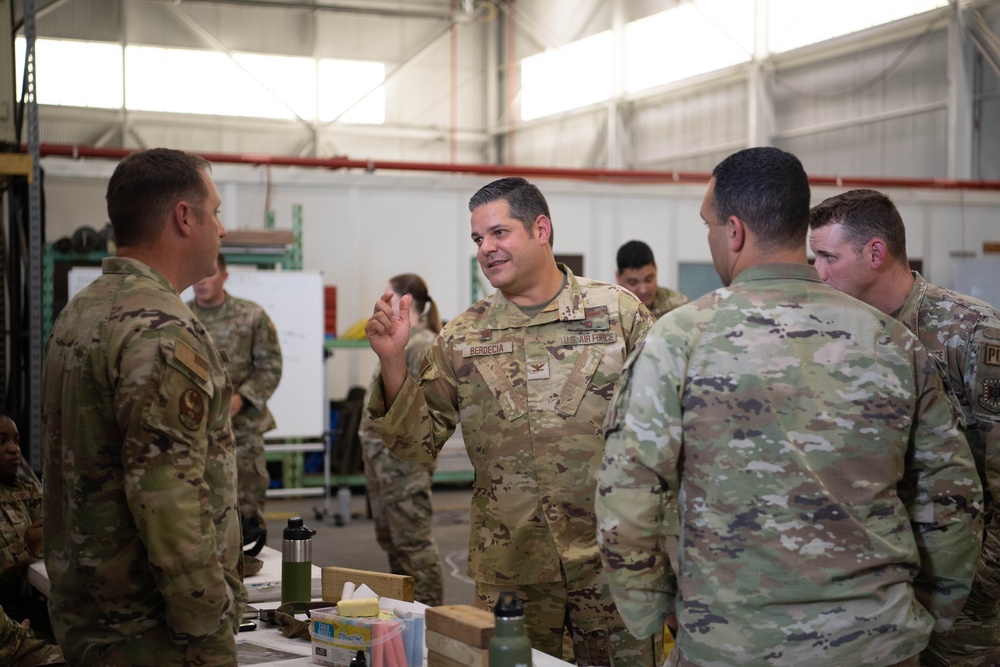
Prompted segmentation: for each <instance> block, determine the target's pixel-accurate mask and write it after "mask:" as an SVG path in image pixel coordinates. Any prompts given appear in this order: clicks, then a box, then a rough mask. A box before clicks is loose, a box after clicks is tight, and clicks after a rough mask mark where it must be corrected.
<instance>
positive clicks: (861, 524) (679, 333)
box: [596, 264, 982, 667]
mask: <svg viewBox="0 0 1000 667" xmlns="http://www.w3.org/2000/svg"><path fill="white" fill-rule="evenodd" d="M606 428H607V434H608V441H607V449H606V453H605V457H604V462H603V465H602V467H601V470H600V472H599V473H598V475H597V481H598V491H597V494H598V497H597V501H596V507H597V516H598V521H599V534H600V540H601V549H602V553H603V555H604V557H605V559H606V561H607V563H608V573H609V577H610V580H611V587H612V591H613V592H614V596H615V599H616V601H617V602H618V605H619V609H620V610H621V613H622V616H623V617H624V618H625V620H626V622H627V623H628V626H629V628H630V629H631V630H632V631H633V632H634V633H635V634H636V635H638V636H646V635H649V634H650V633H651V632H653V631H654V630H656V629H658V628H659V627H661V626H662V624H663V621H664V619H665V618H666V617H667V616H668V615H669V614H671V613H676V614H677V620H678V625H679V633H678V638H677V649H676V650H674V651H673V652H672V653H671V657H670V661H669V664H671V665H684V666H687V665H698V666H699V667H715V666H716V665H741V666H746V667H753V666H758V665H760V666H763V665H767V666H779V665H780V666H789V667H792V666H794V667H800V666H802V665H811V666H814V667H820V666H831V667H833V666H836V667H843V666H846V665H852V666H853V665H865V666H866V667H868V666H870V667H882V666H885V665H892V664H897V663H900V662H902V661H904V660H906V659H908V658H910V659H911V660H910V661H909V664H912V663H913V662H914V660H912V658H913V656H915V655H916V654H917V653H918V652H919V651H920V650H921V649H922V648H923V647H924V645H925V644H926V642H927V637H928V636H929V634H930V632H931V629H932V628H933V627H935V625H936V627H938V628H946V627H948V626H949V625H950V624H951V621H952V619H954V618H955V617H956V616H957V614H958V611H959V609H960V608H961V605H962V603H963V602H964V600H965V596H966V594H967V593H968V591H969V586H970V585H971V582H972V575H973V569H974V567H975V562H976V558H977V555H978V550H979V539H978V535H979V531H980V530H981V528H982V518H981V499H982V495H981V487H980V484H979V481H978V477H977V475H976V473H975V467H974V464H973V461H972V456H971V454H970V452H969V448H968V445H967V444H966V442H965V439H964V438H963V437H962V435H961V433H960V432H959V431H958V428H957V425H956V421H955V416H954V414H953V412H952V409H951V404H950V402H949V400H948V397H947V395H946V394H945V392H944V390H943V387H942V384H941V380H940V378H939V376H938V373H937V372H936V370H935V366H934V363H933V361H932V360H931V359H930V357H929V356H928V355H927V353H926V352H925V351H924V349H923V348H922V347H921V346H920V345H919V344H918V343H917V341H916V339H914V337H913V336H912V335H911V334H910V333H909V332H908V331H906V329H905V327H903V326H902V325H901V324H899V323H898V322H896V321H894V320H892V319H891V318H889V317H888V316H886V315H883V314H882V313H879V312H878V311H876V310H875V309H874V308H870V307H868V306H866V305H865V304H862V303H860V302H858V301H856V300H854V299H851V298H850V297H848V296H845V295H843V294H841V293H839V292H837V291H836V290H834V289H832V288H830V287H827V286H825V285H823V284H822V283H821V282H820V281H819V279H818V276H817V275H816V272H815V270H814V269H812V268H811V267H808V266H805V265H798V264H774V265H770V266H760V267H754V268H751V269H747V270H744V271H743V272H741V273H739V275H738V276H737V277H736V279H735V280H734V281H733V284H732V285H731V286H730V287H729V288H722V289H719V290H716V291H715V292H712V293H710V294H708V295H706V296H704V297H702V298H700V299H697V300H696V301H694V302H692V303H691V304H689V305H687V306H685V307H683V308H680V309H678V310H676V311H674V312H672V313H671V314H670V315H668V316H667V317H664V318H663V319H661V320H659V321H658V322H657V323H656V325H655V326H654V327H653V329H652V330H651V331H650V333H649V335H648V336H647V337H646V339H645V341H644V342H643V345H642V347H641V349H640V350H639V351H638V352H637V353H636V354H635V355H633V356H632V357H630V359H629V361H628V363H627V364H626V368H625V370H624V372H623V374H622V381H621V384H620V385H619V388H618V392H617V393H616V395H615V401H614V404H613V406H612V408H611V409H610V410H609V412H608V419H607V423H606ZM670 493H678V498H679V504H680V507H681V514H680V520H681V544H682V545H683V547H682V549H681V551H680V554H679V558H678V560H677V563H675V564H672V563H671V562H670V561H668V560H667V559H666V558H665V557H664V551H663V542H664V540H663V535H662V532H661V526H662V524H663V522H664V520H665V519H664V510H663V507H664V496H666V495H669V494H670ZM675 573H676V574H675Z"/></svg>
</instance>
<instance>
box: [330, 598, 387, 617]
mask: <svg viewBox="0 0 1000 667" xmlns="http://www.w3.org/2000/svg"><path fill="white" fill-rule="evenodd" d="M337 613H338V614H340V615H341V616H347V617H349V618H358V617H363V616H378V598H359V599H357V600H341V601H340V602H338V603H337Z"/></svg>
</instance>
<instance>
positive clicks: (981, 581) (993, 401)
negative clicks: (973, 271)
mask: <svg viewBox="0 0 1000 667" xmlns="http://www.w3.org/2000/svg"><path fill="white" fill-rule="evenodd" d="M965 353H966V356H965V358H964V359H963V360H962V368H963V369H965V373H964V378H963V384H964V386H965V393H966V396H965V402H966V403H967V404H968V405H969V406H971V407H970V409H969V412H970V414H968V415H966V421H967V422H968V429H969V431H968V432H969V442H970V445H971V444H972V443H973V442H975V441H976V440H978V441H979V443H980V444H979V446H981V447H982V448H983V451H982V452H981V456H982V465H983V469H982V470H981V471H980V472H981V475H982V479H983V481H984V491H985V495H986V501H985V502H986V506H985V509H986V511H985V516H986V519H987V520H988V521H989V524H988V525H987V526H986V530H985V532H984V534H983V548H982V558H981V560H980V562H979V566H978V567H977V569H976V580H977V584H978V585H979V586H980V587H981V588H982V591H983V593H984V596H983V597H985V598H986V599H989V600H994V601H996V604H1000V320H998V319H997V318H996V317H990V318H988V319H987V320H986V321H985V322H983V323H982V324H981V325H980V326H978V327H976V329H975V331H974V332H973V334H972V336H971V338H970V344H969V345H967V346H966V347H965ZM990 362H993V363H990ZM974 455H975V453H974Z"/></svg>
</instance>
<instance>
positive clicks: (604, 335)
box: [562, 331, 618, 345]
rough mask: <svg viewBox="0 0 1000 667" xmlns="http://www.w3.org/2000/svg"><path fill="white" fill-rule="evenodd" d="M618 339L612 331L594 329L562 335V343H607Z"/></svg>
mask: <svg viewBox="0 0 1000 667" xmlns="http://www.w3.org/2000/svg"><path fill="white" fill-rule="evenodd" d="M616 340H618V334H617V333H616V332H614V331H595V332H593V333H581V334H568V335H566V336H563V340H562V342H563V345H597V344H601V343H604V344H608V343H613V342H615V341H616Z"/></svg>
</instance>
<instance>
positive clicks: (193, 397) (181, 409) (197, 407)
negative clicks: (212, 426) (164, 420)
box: [177, 389, 205, 431]
mask: <svg viewBox="0 0 1000 667" xmlns="http://www.w3.org/2000/svg"><path fill="white" fill-rule="evenodd" d="M204 418H205V400H204V399H203V398H202V397H201V394H199V393H198V392H197V391H196V390H194V389H188V390H187V391H185V392H184V393H183V394H181V398H180V401H179V402H178V411H177V419H178V420H180V422H181V424H183V425H184V428H186V429H188V430H189V431H197V430H198V427H199V426H200V425H201V420H202V419H204Z"/></svg>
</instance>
